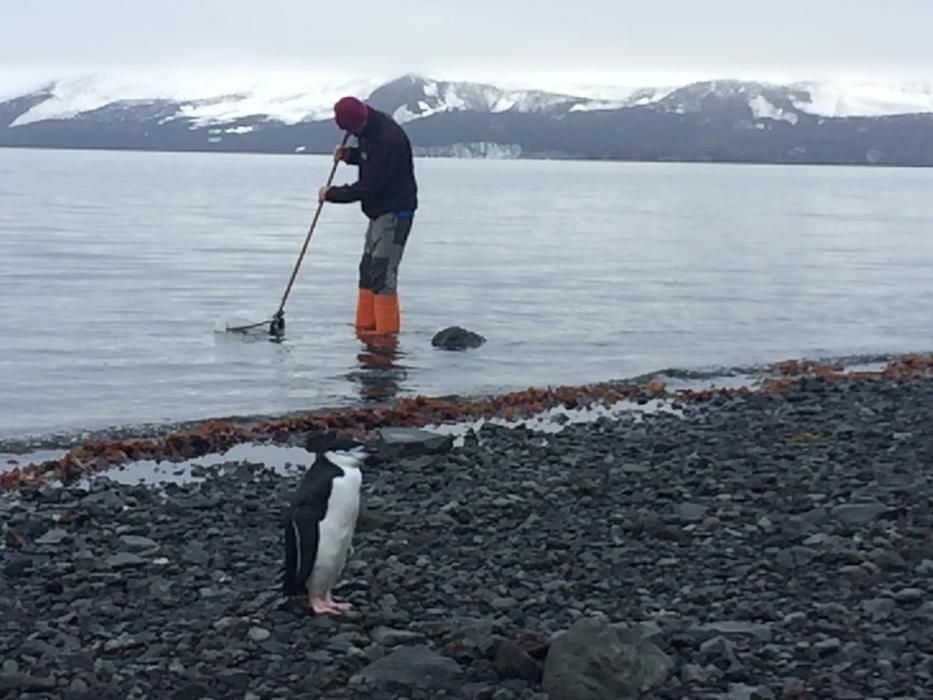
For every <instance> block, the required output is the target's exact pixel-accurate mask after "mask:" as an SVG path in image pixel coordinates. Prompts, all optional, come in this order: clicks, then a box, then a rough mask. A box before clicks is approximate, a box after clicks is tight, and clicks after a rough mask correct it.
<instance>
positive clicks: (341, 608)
mask: <svg viewBox="0 0 933 700" xmlns="http://www.w3.org/2000/svg"><path fill="white" fill-rule="evenodd" d="M324 602H325V603H327V604H328V605H330V606H331V607H332V608H335V609H337V610H339V611H340V612H346V611H347V610H351V609H352V608H353V606H352V605H350V603H338V602H336V601H335V600H334V599H333V598H331V597H330V591H327V593H325V594H324Z"/></svg>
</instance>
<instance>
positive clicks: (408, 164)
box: [327, 107, 418, 219]
mask: <svg viewBox="0 0 933 700" xmlns="http://www.w3.org/2000/svg"><path fill="white" fill-rule="evenodd" d="M344 162H346V163H349V164H350V165H358V166H359V169H360V172H359V179H358V180H357V181H356V182H354V183H353V184H352V185H342V186H339V187H331V188H330V190H329V191H328V193H327V201H328V202H338V203H344V204H345V203H349V202H360V203H361V204H362V209H363V213H364V214H366V216H368V217H369V218H370V219H375V218H376V217H378V216H381V215H383V214H386V213H388V212H396V211H408V212H413V211H414V210H415V209H417V208H418V185H417V183H416V182H415V166H414V159H413V157H412V152H411V143H410V142H409V140H408V135H407V134H406V133H405V131H404V130H403V129H402V127H400V126H399V125H398V124H396V123H395V121H394V120H393V119H392V118H391V117H390V116H389V115H388V114H385V113H384V112H380V111H379V110H376V109H373V108H372V107H370V108H369V118H368V119H367V122H366V126H365V128H364V129H363V131H362V132H361V133H360V135H359V145H358V146H357V147H355V148H348V149H346V151H345V156H344Z"/></svg>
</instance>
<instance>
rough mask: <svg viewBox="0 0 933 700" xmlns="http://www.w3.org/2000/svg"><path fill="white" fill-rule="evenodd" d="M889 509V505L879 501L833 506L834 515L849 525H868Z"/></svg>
mask: <svg viewBox="0 0 933 700" xmlns="http://www.w3.org/2000/svg"><path fill="white" fill-rule="evenodd" d="M887 510H888V507H887V506H886V505H885V504H884V503H881V502H879V501H871V502H867V503H846V504H843V505H839V506H836V507H835V508H833V517H834V518H836V519H837V520H840V521H841V522H843V523H845V524H847V525H867V524H868V523H870V522H871V521H873V520H875V519H876V518H878V517H880V516H881V515H882V514H883V513H885V512H886V511H887Z"/></svg>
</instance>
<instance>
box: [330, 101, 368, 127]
mask: <svg viewBox="0 0 933 700" xmlns="http://www.w3.org/2000/svg"><path fill="white" fill-rule="evenodd" d="M368 114H369V110H368V109H367V107H366V105H365V104H363V103H362V102H360V101H359V100H358V99H356V98H355V97H341V98H340V99H339V100H338V101H337V104H335V105H334V116H335V118H336V121H337V126H339V127H340V128H341V129H343V130H344V131H349V132H350V133H356V132H358V131H359V130H360V129H362V128H363V125H364V124H365V123H366V117H367V115H368Z"/></svg>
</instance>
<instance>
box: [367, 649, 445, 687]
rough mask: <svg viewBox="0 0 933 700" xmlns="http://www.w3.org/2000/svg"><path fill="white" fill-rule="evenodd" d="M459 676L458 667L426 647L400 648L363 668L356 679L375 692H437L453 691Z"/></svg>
mask: <svg viewBox="0 0 933 700" xmlns="http://www.w3.org/2000/svg"><path fill="white" fill-rule="evenodd" d="M462 676H463V669H462V668H461V667H460V665H459V664H458V663H457V662H456V661H454V660H453V659H450V658H448V657H445V656H442V655H441V654H439V653H438V652H437V651H435V650H434V649H432V648H430V647H429V646H426V645H419V646H407V647H400V648H399V649H398V650H396V651H393V652H392V653H391V654H388V655H387V656H384V657H382V658H381V659H378V660H376V661H374V662H373V663H371V664H369V665H368V666H366V667H365V668H364V669H363V670H362V671H360V672H359V674H358V679H359V680H361V681H365V682H368V683H371V684H373V685H375V686H376V687H378V688H387V689H395V688H402V689H406V690H411V689H415V688H417V689H421V690H441V689H444V688H455V687H456V685H457V683H458V682H459V681H460V679H461V678H462Z"/></svg>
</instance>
